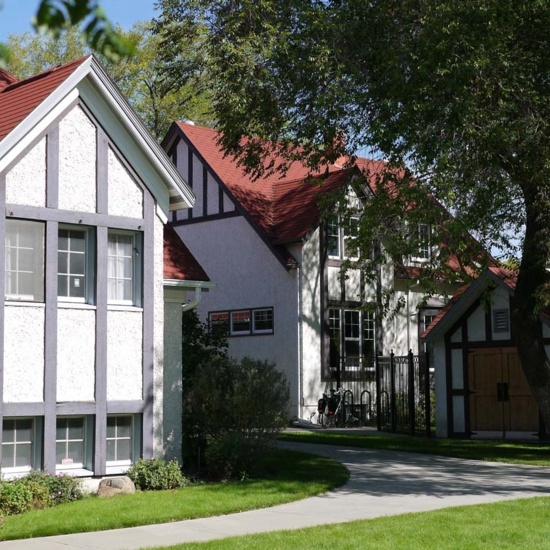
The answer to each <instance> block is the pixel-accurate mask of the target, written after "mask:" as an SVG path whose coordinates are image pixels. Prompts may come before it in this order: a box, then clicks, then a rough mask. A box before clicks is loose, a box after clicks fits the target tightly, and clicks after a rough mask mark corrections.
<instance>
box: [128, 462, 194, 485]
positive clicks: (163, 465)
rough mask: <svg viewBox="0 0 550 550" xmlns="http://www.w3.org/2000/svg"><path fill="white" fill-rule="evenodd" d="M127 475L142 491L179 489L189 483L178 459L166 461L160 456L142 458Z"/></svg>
mask: <svg viewBox="0 0 550 550" xmlns="http://www.w3.org/2000/svg"><path fill="white" fill-rule="evenodd" d="M126 475H127V476H128V477H129V478H130V479H131V480H132V481H133V482H134V485H135V486H136V487H137V488H138V489H141V490H142V491H164V490H168V489H179V488H180V487H185V485H187V484H188V480H187V479H186V478H185V477H184V476H183V474H182V473H181V469H180V465H179V464H178V461H177V460H171V461H166V460H161V459H159V458H151V459H143V458H140V459H139V460H138V461H137V462H136V463H135V464H134V465H132V467H131V468H130V469H129V470H128V472H127V473H126Z"/></svg>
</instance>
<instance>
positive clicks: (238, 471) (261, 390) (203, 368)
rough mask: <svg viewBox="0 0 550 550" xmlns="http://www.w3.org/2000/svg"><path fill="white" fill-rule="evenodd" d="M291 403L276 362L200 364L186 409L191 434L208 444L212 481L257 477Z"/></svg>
mask: <svg viewBox="0 0 550 550" xmlns="http://www.w3.org/2000/svg"><path fill="white" fill-rule="evenodd" d="M289 405H290V392H289V387H288V383H287V380H286V377H285V376H284V374H283V373H281V372H280V371H278V370H277V369H276V368H275V365H274V364H273V363H269V362H267V361H255V360H252V359H250V358H244V359H242V360H241V361H237V360H235V359H231V358H228V357H223V356H214V357H213V358H211V359H210V360H208V361H204V362H202V363H201V364H200V365H199V368H197V369H196V371H195V373H194V376H193V377H192V380H191V384H190V386H189V387H188V388H187V391H186V394H185V399H184V408H185V410H186V418H187V419H188V422H190V423H191V425H190V426H189V427H190V428H191V429H192V433H194V434H197V436H198V437H200V440H201V442H202V444H203V446H204V445H205V446H206V453H205V459H206V470H207V475H208V477H210V478H212V479H229V478H240V479H242V478H243V477H246V476H248V475H252V474H254V472H255V470H256V468H257V466H258V463H259V460H260V458H261V457H262V456H263V455H264V454H265V453H266V451H267V450H269V449H270V448H271V447H272V445H273V443H274V441H275V439H276V437H277V435H278V434H279V432H280V431H281V430H282V429H283V428H284V427H285V426H286V425H287V424H288V409H289ZM185 427H186V426H185V425H184V428H185Z"/></svg>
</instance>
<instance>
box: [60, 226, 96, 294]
mask: <svg viewBox="0 0 550 550" xmlns="http://www.w3.org/2000/svg"><path fill="white" fill-rule="evenodd" d="M92 241H93V233H92V231H91V230H90V229H86V228H80V227H78V228H76V227H61V228H60V229H59V234H58V244H57V295H58V297H59V299H60V300H63V301H69V302H92V301H93V284H92V283H93V272H94V262H93V258H94V254H93V245H92Z"/></svg>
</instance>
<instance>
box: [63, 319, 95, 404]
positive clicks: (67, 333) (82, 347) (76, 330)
mask: <svg viewBox="0 0 550 550" xmlns="http://www.w3.org/2000/svg"><path fill="white" fill-rule="evenodd" d="M95 323H96V319H95V311H94V310H86V309H64V308H60V309H59V310H58V317H57V401H93V400H94V399H95V391H94V388H95V326H96V325H95Z"/></svg>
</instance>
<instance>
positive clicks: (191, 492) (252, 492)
mask: <svg viewBox="0 0 550 550" xmlns="http://www.w3.org/2000/svg"><path fill="white" fill-rule="evenodd" d="M262 472H263V473H262V475H261V477H259V478H258V479H250V480H247V481H243V482H231V483H223V484H200V485H199V484H197V485H192V486H189V487H185V488H183V489H179V490H177V491H158V492H153V491H151V492H138V493H135V494H133V495H127V496H121V497H117V498H111V499H99V498H97V497H89V498H86V499H84V500H80V501H76V502H73V503H69V504H63V505H60V506H58V507H55V508H49V509H46V510H36V511H33V512H28V513H25V514H21V515H19V516H9V517H7V518H6V520H5V522H4V524H3V526H2V529H1V530H0V540H12V539H20V538H29V537H44V536H50V535H60V534H68V533H82V532H86V531H98V530H103V529H119V528H122V527H134V526H137V525H147V524H151V523H164V522H169V521H176V520H182V519H192V518H199V517H208V516H216V515H221V514H230V513H233V512H240V511H243V510H252V509H255V508H266V507H268V506H274V505H276V504H282V503H285V502H291V501H293V500H299V499H302V498H306V497H309V496H312V495H316V494H319V493H323V492H325V491H328V490H329V489H333V488H335V487H338V486H340V485H343V484H344V483H345V482H346V481H347V479H348V472H347V470H346V469H345V468H344V466H342V465H341V464H339V463H338V462H336V461H334V460H331V459H327V458H322V457H319V456H314V455H309V454H306V453H297V452H292V451H282V450H274V451H273V452H272V453H270V455H269V457H268V458H267V459H266V460H265V461H264V463H263V468H262Z"/></svg>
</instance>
